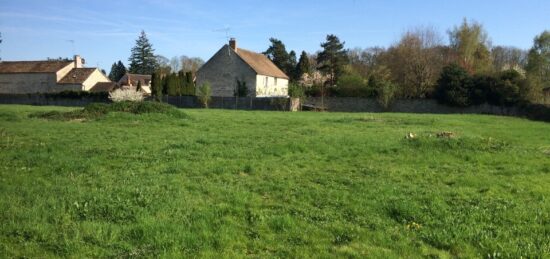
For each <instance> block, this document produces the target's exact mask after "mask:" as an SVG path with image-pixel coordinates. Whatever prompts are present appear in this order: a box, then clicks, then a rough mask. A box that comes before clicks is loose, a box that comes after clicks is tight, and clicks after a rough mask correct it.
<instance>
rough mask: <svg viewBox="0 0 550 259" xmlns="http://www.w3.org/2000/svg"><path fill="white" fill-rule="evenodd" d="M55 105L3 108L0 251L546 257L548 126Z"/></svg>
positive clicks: (549, 242)
mask: <svg viewBox="0 0 550 259" xmlns="http://www.w3.org/2000/svg"><path fill="white" fill-rule="evenodd" d="M51 110H71V108H61V107H32V106H13V105H12V106H10V105H0V195H1V196H0V197H1V199H0V220H1V227H0V257H20V256H21V257H41V258H43V257H259V258H271V257H294V258H303V257H324V258H328V257H372V258H398V257H405V258H416V257H435V258H438V257H439V258H453V257H464V258H471V257H482V258H495V257H497V258H500V257H503V258H519V257H520V256H523V257H528V258H536V257H543V258H545V257H550V124H549V123H543V122H533V121H528V120H525V119H518V118H510V117H497V116H483V115H418V114H416V115H415V114H387V113H379V114H376V113H311V112H310V113H308V112H302V113H288V112H263V111H231V110H184V112H185V113H187V114H188V115H189V116H188V118H173V117H170V116H168V115H163V114H144V115H132V114H126V113H109V114H108V115H107V116H105V117H102V118H99V119H97V120H93V121H84V122H82V121H80V120H76V121H55V120H45V119H38V118H29V117H28V115H29V114H31V113H33V112H37V111H51ZM442 131H451V132H454V133H455V134H456V135H457V136H456V137H454V138H450V139H449V138H438V137H436V136H435V135H436V134H437V133H438V132H442ZM408 132H414V133H416V134H417V137H416V138H414V139H405V135H406V134H407V133H408Z"/></svg>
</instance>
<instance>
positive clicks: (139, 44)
mask: <svg viewBox="0 0 550 259" xmlns="http://www.w3.org/2000/svg"><path fill="white" fill-rule="evenodd" d="M154 51H155V50H154V49H153V45H152V44H151V43H150V42H149V39H147V35H146V34H145V31H141V35H140V36H139V38H138V39H137V40H136V45H135V46H134V47H133V48H132V54H131V56H130V58H129V59H128V61H129V62H130V69H129V70H130V72H131V73H136V74H144V75H150V74H152V73H153V72H154V71H155V70H156V68H157V67H158V65H157V61H156V58H155V54H154Z"/></svg>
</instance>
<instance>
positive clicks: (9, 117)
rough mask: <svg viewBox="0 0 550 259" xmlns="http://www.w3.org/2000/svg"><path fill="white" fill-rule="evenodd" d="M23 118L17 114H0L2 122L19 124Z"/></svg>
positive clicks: (3, 112)
mask: <svg viewBox="0 0 550 259" xmlns="http://www.w3.org/2000/svg"><path fill="white" fill-rule="evenodd" d="M20 120H21V118H19V116H18V115H17V114H16V113H15V112H5V111H2V112H0V121H8V122H18V121H20Z"/></svg>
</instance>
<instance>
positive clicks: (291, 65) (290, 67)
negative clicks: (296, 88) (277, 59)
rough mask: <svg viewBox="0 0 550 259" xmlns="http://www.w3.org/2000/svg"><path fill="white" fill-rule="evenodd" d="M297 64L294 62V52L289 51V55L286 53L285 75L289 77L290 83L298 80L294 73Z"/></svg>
mask: <svg viewBox="0 0 550 259" xmlns="http://www.w3.org/2000/svg"><path fill="white" fill-rule="evenodd" d="M297 64H298V63H297V62H296V52H294V50H291V51H290V53H288V68H287V69H288V73H287V75H288V76H289V77H290V81H292V82H296V81H298V79H300V78H299V77H298V75H297V72H296V65H297Z"/></svg>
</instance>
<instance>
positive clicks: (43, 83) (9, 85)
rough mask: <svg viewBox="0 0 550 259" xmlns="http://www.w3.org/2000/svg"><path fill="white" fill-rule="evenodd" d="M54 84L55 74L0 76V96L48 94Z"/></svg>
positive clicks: (55, 82)
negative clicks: (4, 94)
mask: <svg viewBox="0 0 550 259" xmlns="http://www.w3.org/2000/svg"><path fill="white" fill-rule="evenodd" d="M56 84H57V81H56V75H55V73H12V74H0V94H1V93H14V94H24V93H39V92H48V91H52V90H53V87H54V86H55V85H56Z"/></svg>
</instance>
